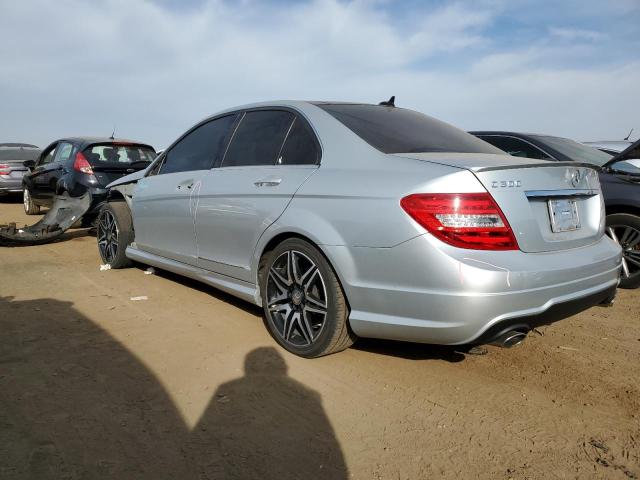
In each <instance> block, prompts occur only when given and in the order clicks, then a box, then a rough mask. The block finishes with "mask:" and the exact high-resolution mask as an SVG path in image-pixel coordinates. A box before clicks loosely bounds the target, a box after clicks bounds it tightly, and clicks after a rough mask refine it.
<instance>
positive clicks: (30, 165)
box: [22, 160, 36, 170]
mask: <svg viewBox="0 0 640 480" xmlns="http://www.w3.org/2000/svg"><path fill="white" fill-rule="evenodd" d="M22 165H24V166H25V167H27V168H28V169H29V170H33V168H34V167H35V166H36V161H35V160H25V161H24V162H22Z"/></svg>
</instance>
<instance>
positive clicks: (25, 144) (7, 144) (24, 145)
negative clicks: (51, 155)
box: [0, 142, 39, 148]
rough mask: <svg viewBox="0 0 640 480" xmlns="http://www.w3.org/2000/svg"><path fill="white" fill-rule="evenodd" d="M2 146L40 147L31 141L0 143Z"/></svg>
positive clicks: (0, 146)
mask: <svg viewBox="0 0 640 480" xmlns="http://www.w3.org/2000/svg"><path fill="white" fill-rule="evenodd" d="M0 148H39V147H38V146H37V145H33V144H31V143H15V142H7V143H0Z"/></svg>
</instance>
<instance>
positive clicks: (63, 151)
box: [53, 142, 73, 163]
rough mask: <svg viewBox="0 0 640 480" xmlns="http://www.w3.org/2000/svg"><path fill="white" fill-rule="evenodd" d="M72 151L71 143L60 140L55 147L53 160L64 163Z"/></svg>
mask: <svg viewBox="0 0 640 480" xmlns="http://www.w3.org/2000/svg"><path fill="white" fill-rule="evenodd" d="M71 152H73V145H72V144H70V143H67V142H60V143H59V144H58V147H57V148H56V154H55V155H56V156H55V159H54V160H53V161H54V162H56V163H65V162H66V161H67V160H69V157H71Z"/></svg>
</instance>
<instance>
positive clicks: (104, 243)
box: [96, 202, 134, 268]
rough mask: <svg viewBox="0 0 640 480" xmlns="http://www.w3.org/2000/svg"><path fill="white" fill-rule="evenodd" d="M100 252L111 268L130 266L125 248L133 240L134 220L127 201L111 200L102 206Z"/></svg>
mask: <svg viewBox="0 0 640 480" xmlns="http://www.w3.org/2000/svg"><path fill="white" fill-rule="evenodd" d="M96 229H97V232H96V236H97V240H98V252H99V253H100V258H101V259H102V262H103V263H106V264H109V265H111V268H126V267H130V266H131V265H132V264H133V262H132V261H131V260H129V259H128V258H127V257H126V255H125V250H126V249H127V247H128V246H129V245H130V244H131V242H133V239H134V232H133V221H132V219H131V212H130V211H129V207H128V205H127V204H126V202H109V203H107V204H106V205H104V206H103V207H102V209H101V210H100V215H99V216H98V222H97V228H96Z"/></svg>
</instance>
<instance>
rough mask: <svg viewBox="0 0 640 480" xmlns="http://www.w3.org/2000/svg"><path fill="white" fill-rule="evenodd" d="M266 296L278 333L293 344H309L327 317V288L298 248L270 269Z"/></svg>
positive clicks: (316, 268)
mask: <svg viewBox="0 0 640 480" xmlns="http://www.w3.org/2000/svg"><path fill="white" fill-rule="evenodd" d="M266 286H267V291H266V298H267V302H268V311H269V316H270V317H271V320H272V322H273V325H274V327H275V330H276V332H277V334H278V335H279V336H280V337H281V338H282V340H284V341H285V342H286V343H289V344H291V345H293V346H295V347H298V348H299V347H306V346H309V345H312V344H313V343H314V342H315V340H316V339H317V338H318V335H320V332H321V331H322V328H323V327H324V325H325V323H326V320H327V309H328V299H327V289H326V286H325V281H324V279H323V278H322V273H321V272H320V270H319V268H318V266H317V265H316V264H315V263H314V262H313V261H312V260H311V259H310V258H309V257H308V256H307V255H305V254H304V253H302V252H299V251H297V250H287V251H285V252H283V253H282V254H281V255H280V256H278V258H276V260H275V261H274V262H273V264H272V266H271V268H269V272H268V277H267V283H266Z"/></svg>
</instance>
